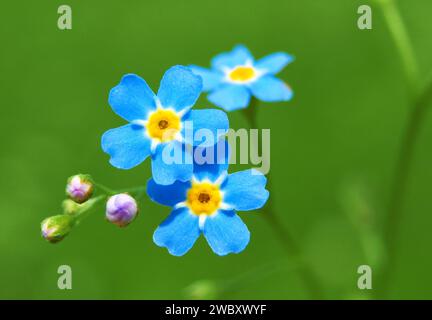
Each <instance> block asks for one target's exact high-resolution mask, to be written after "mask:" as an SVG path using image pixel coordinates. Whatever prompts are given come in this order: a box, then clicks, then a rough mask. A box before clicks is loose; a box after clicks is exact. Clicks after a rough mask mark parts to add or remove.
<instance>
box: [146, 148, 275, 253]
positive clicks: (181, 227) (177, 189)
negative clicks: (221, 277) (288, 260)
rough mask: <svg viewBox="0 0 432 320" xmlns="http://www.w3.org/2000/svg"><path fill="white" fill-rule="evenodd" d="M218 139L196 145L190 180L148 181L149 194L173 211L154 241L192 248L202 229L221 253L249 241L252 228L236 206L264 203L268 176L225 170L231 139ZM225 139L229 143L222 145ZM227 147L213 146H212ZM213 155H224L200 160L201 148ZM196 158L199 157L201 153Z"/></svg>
mask: <svg viewBox="0 0 432 320" xmlns="http://www.w3.org/2000/svg"><path fill="white" fill-rule="evenodd" d="M225 143H226V142H225V141H221V142H219V143H218V144H217V145H215V146H214V147H212V148H195V152H194V161H195V163H194V172H193V177H192V179H191V180H190V181H185V182H181V181H176V182H175V183H174V184H172V185H165V186H162V185H158V184H156V183H155V181H154V180H153V179H150V180H149V181H148V183H147V194H148V195H149V197H150V198H151V199H152V200H153V201H155V202H157V203H159V204H162V205H165V206H169V207H172V212H171V214H170V215H169V216H168V218H167V219H166V220H165V221H163V222H162V223H161V224H160V225H159V227H158V228H157V229H156V231H155V232H154V235H153V241H154V242H155V243H156V244H157V245H158V246H160V247H166V248H167V249H168V251H169V252H170V253H171V254H172V255H175V256H182V255H184V254H185V253H186V252H188V251H189V250H190V249H191V248H192V246H193V245H194V243H195V241H196V240H197V239H198V237H199V236H200V234H201V233H202V234H203V235H204V237H205V238H206V240H207V242H208V244H209V245H210V247H211V248H212V250H213V251H214V252H215V253H216V254H218V255H220V256H223V255H227V254H229V253H239V252H241V251H243V250H244V249H245V248H246V246H247V244H248V243H249V239H250V233H249V230H248V228H247V227H246V225H245V224H244V223H243V221H242V220H241V219H240V217H239V216H238V215H237V214H236V211H237V210H239V211H248V210H255V209H259V208H261V207H262V206H263V205H264V204H265V203H266V201H267V199H268V196H269V192H268V191H267V190H266V189H265V185H266V182H267V179H266V177H265V176H264V175H263V174H261V173H260V172H258V171H256V170H245V171H240V172H236V173H232V174H227V169H228V161H227V159H228V157H227V154H228V152H227V151H226V150H227V144H225ZM222 144H225V148H223V147H222V148H220V146H221V145H222ZM216 148H218V150H221V149H222V150H225V152H223V154H222V156H221V152H214V149H216ZM210 149H213V151H212V154H210V157H211V158H212V159H213V160H215V159H217V158H219V159H224V161H212V162H213V163H203V164H198V162H197V154H200V153H201V154H203V155H204V156H203V157H204V160H205V159H206V156H205V155H206V154H208V152H209V150H210ZM198 159H200V158H199V157H198Z"/></svg>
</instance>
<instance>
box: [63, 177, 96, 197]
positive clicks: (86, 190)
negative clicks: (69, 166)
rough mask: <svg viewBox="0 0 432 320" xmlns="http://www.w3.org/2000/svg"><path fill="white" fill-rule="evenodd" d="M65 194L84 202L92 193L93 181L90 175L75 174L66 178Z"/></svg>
mask: <svg viewBox="0 0 432 320" xmlns="http://www.w3.org/2000/svg"><path fill="white" fill-rule="evenodd" d="M66 194H67V195H68V197H69V198H71V199H72V200H73V201H75V202H77V203H83V202H86V201H87V200H88V199H89V198H90V197H91V196H92V194H93V183H92V181H91V178H90V176H88V175H83V174H77V175H75V176H72V177H70V178H69V179H68V183H67V185H66Z"/></svg>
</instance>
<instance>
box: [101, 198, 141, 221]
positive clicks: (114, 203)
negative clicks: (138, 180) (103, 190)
mask: <svg viewBox="0 0 432 320" xmlns="http://www.w3.org/2000/svg"><path fill="white" fill-rule="evenodd" d="M137 213H138V205H137V203H136V201H135V199H134V198H132V197H131V196H130V195H128V194H126V193H120V194H116V195H114V196H112V197H110V198H109V199H108V202H107V205H106V218H107V219H108V221H110V222H112V223H114V224H116V225H118V226H119V227H126V226H127V225H128V224H129V223H131V222H132V221H133V220H134V219H135V217H136V215H137Z"/></svg>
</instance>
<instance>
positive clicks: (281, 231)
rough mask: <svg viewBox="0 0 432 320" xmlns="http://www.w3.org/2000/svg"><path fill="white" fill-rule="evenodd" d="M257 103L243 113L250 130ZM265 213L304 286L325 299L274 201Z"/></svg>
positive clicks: (269, 184)
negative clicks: (296, 266) (275, 208)
mask: <svg viewBox="0 0 432 320" xmlns="http://www.w3.org/2000/svg"><path fill="white" fill-rule="evenodd" d="M257 101H258V100H256V99H255V98H252V101H251V103H250V104H249V107H248V108H247V109H244V110H243V113H244V115H245V117H246V119H247V121H248V123H249V126H250V128H251V129H252V128H254V129H255V128H257V124H256V106H257ZM253 147H254V148H258V146H253ZM271 183H272V179H271V178H270V174H267V190H269V192H270V194H273V192H272V191H271V190H272V185H271ZM262 210H263V212H264V215H263V217H264V218H265V219H266V221H267V222H268V224H269V225H270V227H271V228H272V229H273V230H274V232H275V235H276V237H277V238H278V240H279V241H280V242H281V244H282V246H283V248H284V251H285V253H286V255H287V256H288V257H289V258H290V259H292V260H294V261H296V262H297V263H298V268H297V269H296V270H297V271H298V273H299V276H300V277H301V278H302V280H303V282H304V284H305V285H306V287H307V289H308V291H309V293H310V295H311V297H313V298H315V299H320V298H322V297H323V291H322V288H321V286H320V284H319V281H318V279H317V278H316V276H315V274H314V272H313V271H312V270H311V269H310V268H309V266H308V265H307V263H306V262H305V260H304V258H303V256H302V254H301V250H300V248H299V246H298V245H297V243H296V241H295V240H294V238H293V237H292V236H291V234H290V232H289V231H288V230H287V229H286V228H285V227H284V225H283V223H282V221H281V220H280V219H279V217H278V215H277V214H276V213H275V210H274V208H273V205H272V201H268V202H267V204H266V206H265V207H264V208H263V209H262Z"/></svg>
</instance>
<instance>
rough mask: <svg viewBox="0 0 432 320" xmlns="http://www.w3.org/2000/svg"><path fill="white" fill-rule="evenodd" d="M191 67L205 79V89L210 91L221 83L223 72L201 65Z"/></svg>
mask: <svg viewBox="0 0 432 320" xmlns="http://www.w3.org/2000/svg"><path fill="white" fill-rule="evenodd" d="M189 68H190V69H191V70H192V72H193V73H195V74H196V75H199V76H200V77H201V78H202V80H203V91H210V90H213V89H214V88H216V87H217V86H218V85H220V84H221V81H222V77H223V74H222V73H220V72H217V71H212V70H209V69H206V68H202V67H199V66H195V65H191V66H189Z"/></svg>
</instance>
